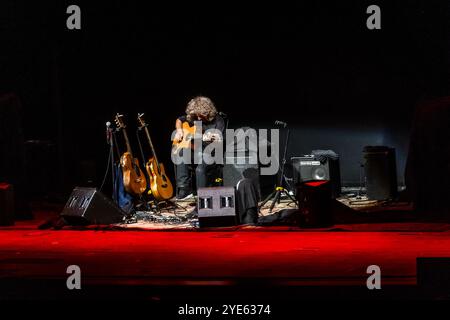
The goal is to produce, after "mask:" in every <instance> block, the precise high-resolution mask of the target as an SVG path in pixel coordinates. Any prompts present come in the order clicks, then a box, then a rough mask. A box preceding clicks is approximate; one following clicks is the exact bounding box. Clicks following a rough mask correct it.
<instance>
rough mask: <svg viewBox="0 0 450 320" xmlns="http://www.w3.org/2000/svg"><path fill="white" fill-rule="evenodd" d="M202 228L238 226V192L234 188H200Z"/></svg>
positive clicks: (200, 221) (199, 204)
mask: <svg viewBox="0 0 450 320" xmlns="http://www.w3.org/2000/svg"><path fill="white" fill-rule="evenodd" d="M197 196H198V197H197V207H198V221H199V225H200V227H219V226H221V227H224V226H234V225H236V222H237V220H236V205H237V204H236V192H235V189H234V187H214V188H199V189H198V191H197Z"/></svg>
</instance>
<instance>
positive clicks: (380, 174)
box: [363, 146, 397, 200]
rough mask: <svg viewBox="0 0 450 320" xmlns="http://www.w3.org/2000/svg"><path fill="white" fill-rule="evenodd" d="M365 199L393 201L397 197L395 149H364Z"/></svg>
mask: <svg viewBox="0 0 450 320" xmlns="http://www.w3.org/2000/svg"><path fill="white" fill-rule="evenodd" d="M363 154H364V170H365V175H366V190H367V198H369V199H372V200H387V199H394V198H395V197H396V196H397V168H396V160H395V149H394V148H389V147H385V146H367V147H364V150H363Z"/></svg>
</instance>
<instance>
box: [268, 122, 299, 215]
mask: <svg viewBox="0 0 450 320" xmlns="http://www.w3.org/2000/svg"><path fill="white" fill-rule="evenodd" d="M275 124H276V125H280V126H282V127H283V128H284V129H286V142H285V143H284V152H283V159H282V161H281V167H280V168H279V169H278V171H279V176H280V177H279V180H278V184H277V185H276V186H275V190H273V192H272V193H271V194H270V195H269V196H268V197H267V198H266V199H264V201H263V202H262V203H261V204H260V206H259V210H261V208H262V207H263V206H264V205H265V204H266V203H267V202H268V201H272V204H271V205H270V209H269V212H272V210H273V208H274V207H275V203H280V200H281V198H282V197H283V196H285V197H287V198H289V199H290V200H291V201H293V202H294V203H297V201H296V200H295V199H294V198H293V197H292V196H291V195H290V194H289V192H288V190H286V188H284V187H283V179H284V166H285V164H286V155H287V149H288V146H289V137H290V134H291V131H290V129H289V128H288V125H287V123H286V122H282V121H275Z"/></svg>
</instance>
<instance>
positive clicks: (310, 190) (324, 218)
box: [296, 180, 333, 227]
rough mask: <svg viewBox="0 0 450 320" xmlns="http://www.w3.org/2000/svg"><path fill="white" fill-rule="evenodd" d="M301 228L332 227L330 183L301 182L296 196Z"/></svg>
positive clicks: (321, 181)
mask: <svg viewBox="0 0 450 320" xmlns="http://www.w3.org/2000/svg"><path fill="white" fill-rule="evenodd" d="M296 198H297V202H298V208H299V211H300V226H301V227H327V226H331V225H333V213H332V210H331V201H332V199H331V198H332V183H331V182H330V181H328V180H317V181H309V182H303V183H300V184H298V185H297V194H296Z"/></svg>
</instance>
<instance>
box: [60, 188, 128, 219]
mask: <svg viewBox="0 0 450 320" xmlns="http://www.w3.org/2000/svg"><path fill="white" fill-rule="evenodd" d="M61 217H63V218H64V219H65V220H66V221H67V222H68V223H69V224H72V225H89V224H113V223H120V222H122V221H123V219H124V217H125V213H124V212H123V211H122V210H120V208H119V207H117V206H116V204H115V203H114V202H112V201H111V200H110V199H109V198H107V197H106V196H105V195H103V194H102V193H101V192H99V191H97V189H95V188H80V187H77V188H75V189H73V191H72V194H71V195H70V197H69V200H67V203H66V206H65V207H64V209H63V211H62V212H61Z"/></svg>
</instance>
